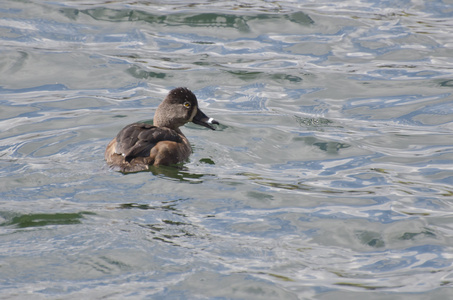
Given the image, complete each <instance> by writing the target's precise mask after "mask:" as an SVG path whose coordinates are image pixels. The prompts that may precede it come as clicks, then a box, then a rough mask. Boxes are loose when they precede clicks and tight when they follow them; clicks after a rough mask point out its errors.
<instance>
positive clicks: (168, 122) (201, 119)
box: [154, 87, 219, 130]
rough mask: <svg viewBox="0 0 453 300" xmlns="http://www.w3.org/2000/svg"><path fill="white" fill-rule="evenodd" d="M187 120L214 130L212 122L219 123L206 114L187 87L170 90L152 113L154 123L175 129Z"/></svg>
mask: <svg viewBox="0 0 453 300" xmlns="http://www.w3.org/2000/svg"><path fill="white" fill-rule="evenodd" d="M187 122H193V123H195V124H198V125H202V126H204V127H207V128H210V129H212V130H215V128H214V127H213V126H212V125H213V124H219V122H217V121H216V120H214V119H213V118H209V117H208V116H206V115H205V114H204V113H203V112H202V111H201V110H200V109H199V108H198V101H197V97H195V95H194V94H193V93H192V92H191V91H190V90H189V89H187V88H184V87H179V88H175V89H173V90H171V91H170V92H169V93H168V95H167V96H166V97H165V99H164V101H162V103H161V104H160V105H159V106H158V107H157V110H156V112H155V114H154V125H155V126H158V127H168V128H172V129H177V128H178V127H180V126H183V125H184V124H186V123H187Z"/></svg>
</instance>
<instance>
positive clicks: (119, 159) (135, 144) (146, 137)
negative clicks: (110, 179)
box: [105, 87, 219, 172]
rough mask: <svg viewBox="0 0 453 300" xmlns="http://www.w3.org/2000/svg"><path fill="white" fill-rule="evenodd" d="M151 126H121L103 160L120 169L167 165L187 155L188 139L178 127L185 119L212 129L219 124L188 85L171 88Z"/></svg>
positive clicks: (188, 149) (127, 169)
mask: <svg viewBox="0 0 453 300" xmlns="http://www.w3.org/2000/svg"><path fill="white" fill-rule="evenodd" d="M153 122H154V126H153V125H149V124H145V123H134V124H130V125H127V126H126V127H124V128H123V129H122V130H121V131H120V132H119V133H118V135H117V136H116V137H115V138H114V139H113V140H112V141H111V142H110V143H109V144H108V146H107V149H106V150H105V159H106V160H107V163H108V164H109V165H110V166H113V167H119V168H120V170H121V171H122V172H137V171H143V170H148V168H149V166H151V165H155V166H158V165H170V164H175V163H178V162H181V161H184V160H186V159H188V158H189V156H190V153H192V148H191V147H190V144H189V141H188V140H187V138H186V137H185V136H184V134H183V133H182V132H181V130H179V127H180V126H183V125H184V124H186V123H187V122H193V123H195V124H198V125H202V126H205V127H208V128H210V129H212V130H215V129H214V127H212V124H219V122H217V121H216V120H214V119H212V118H208V117H207V116H206V115H205V114H204V113H203V112H202V111H201V110H200V109H199V108H198V101H197V97H195V95H194V94H193V93H192V92H191V91H190V90H188V89H187V88H181V87H180V88H176V89H173V90H171V91H170V92H169V93H168V95H167V97H165V99H164V101H162V103H161V104H160V105H159V106H158V107H157V110H156V113H155V114H154V121H153Z"/></svg>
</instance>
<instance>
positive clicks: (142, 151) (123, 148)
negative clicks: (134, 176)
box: [115, 123, 182, 161]
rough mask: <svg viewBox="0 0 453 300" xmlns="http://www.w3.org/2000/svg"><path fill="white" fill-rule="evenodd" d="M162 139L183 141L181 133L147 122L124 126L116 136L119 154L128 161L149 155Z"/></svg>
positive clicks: (116, 150)
mask: <svg viewBox="0 0 453 300" xmlns="http://www.w3.org/2000/svg"><path fill="white" fill-rule="evenodd" d="M161 141H173V142H178V143H181V142H182V139H181V137H180V136H179V134H178V133H177V132H176V131H174V130H172V129H169V128H165V127H156V126H152V125H149V124H145V123H135V124H130V125H128V126H126V127H124V128H123V129H122V130H121V131H120V132H119V133H118V135H117V136H116V142H117V144H116V149H115V152H116V153H117V154H121V155H122V156H124V159H125V160H126V161H131V160H132V159H133V158H136V157H147V156H149V155H150V151H151V149H152V148H153V147H154V146H155V145H156V144H157V143H158V142H161Z"/></svg>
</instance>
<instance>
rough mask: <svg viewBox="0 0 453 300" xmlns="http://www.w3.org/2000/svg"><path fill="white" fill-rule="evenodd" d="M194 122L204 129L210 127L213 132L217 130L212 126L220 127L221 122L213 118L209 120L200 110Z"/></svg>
mask: <svg viewBox="0 0 453 300" xmlns="http://www.w3.org/2000/svg"><path fill="white" fill-rule="evenodd" d="M192 122H193V123H195V124H198V125H201V126H204V127H208V128H209V129H212V130H215V128H214V127H213V126H212V125H213V124H217V125H219V122H217V121H216V120H214V119H213V118H209V117H208V116H207V115H205V114H204V113H203V112H202V111H201V110H200V109H198V111H197V114H196V115H195V117H193V119H192Z"/></svg>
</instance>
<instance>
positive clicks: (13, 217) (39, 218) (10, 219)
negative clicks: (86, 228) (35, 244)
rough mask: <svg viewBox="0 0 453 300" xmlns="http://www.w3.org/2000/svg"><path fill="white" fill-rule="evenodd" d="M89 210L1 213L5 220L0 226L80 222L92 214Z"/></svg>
mask: <svg viewBox="0 0 453 300" xmlns="http://www.w3.org/2000/svg"><path fill="white" fill-rule="evenodd" d="M93 214H94V213H91V212H79V213H55V214H50V213H38V214H8V213H1V212H0V216H2V217H3V218H5V220H6V221H5V222H3V223H1V224H0V226H13V227H16V228H29V227H42V226H49V225H73V224H81V223H82V219H83V218H84V215H93Z"/></svg>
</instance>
